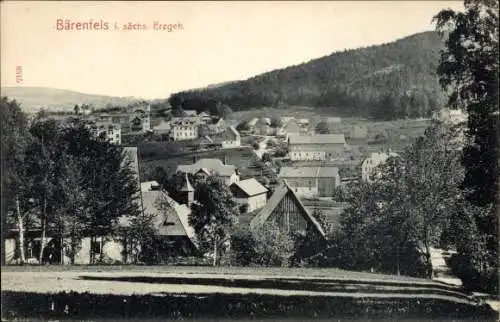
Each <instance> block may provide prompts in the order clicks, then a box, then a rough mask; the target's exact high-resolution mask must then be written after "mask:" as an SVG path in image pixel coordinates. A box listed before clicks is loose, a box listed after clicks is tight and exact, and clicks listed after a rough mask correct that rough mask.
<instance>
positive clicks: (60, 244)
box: [59, 234, 64, 265]
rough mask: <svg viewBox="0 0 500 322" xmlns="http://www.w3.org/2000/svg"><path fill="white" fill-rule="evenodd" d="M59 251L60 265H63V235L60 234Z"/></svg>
mask: <svg viewBox="0 0 500 322" xmlns="http://www.w3.org/2000/svg"><path fill="white" fill-rule="evenodd" d="M59 251H60V252H61V262H60V263H61V265H64V235H63V234H61V241H60V242H59Z"/></svg>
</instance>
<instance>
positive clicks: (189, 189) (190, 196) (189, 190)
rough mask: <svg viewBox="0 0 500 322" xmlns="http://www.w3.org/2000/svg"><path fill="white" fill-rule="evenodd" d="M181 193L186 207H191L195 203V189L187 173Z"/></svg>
mask: <svg viewBox="0 0 500 322" xmlns="http://www.w3.org/2000/svg"><path fill="white" fill-rule="evenodd" d="M180 192H181V194H182V195H183V197H184V202H185V203H186V205H187V206H188V207H189V206H191V204H192V203H193V201H194V188H193V186H192V185H191V183H190V182H189V178H188V175H187V173H186V174H185V180H184V185H183V186H182V188H181V190H180Z"/></svg>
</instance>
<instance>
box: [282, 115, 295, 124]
mask: <svg viewBox="0 0 500 322" xmlns="http://www.w3.org/2000/svg"><path fill="white" fill-rule="evenodd" d="M291 120H295V117H293V116H282V117H281V122H283V124H287V123H288V122H290V121H291Z"/></svg>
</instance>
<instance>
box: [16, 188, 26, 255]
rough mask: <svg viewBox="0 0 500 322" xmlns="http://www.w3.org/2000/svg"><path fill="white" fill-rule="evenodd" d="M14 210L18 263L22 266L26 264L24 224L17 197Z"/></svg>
mask: <svg viewBox="0 0 500 322" xmlns="http://www.w3.org/2000/svg"><path fill="white" fill-rule="evenodd" d="M16 210H17V228H18V229H19V261H20V262H21V264H24V263H25V262H26V257H25V253H24V222H23V216H21V207H20V206H19V197H17V198H16Z"/></svg>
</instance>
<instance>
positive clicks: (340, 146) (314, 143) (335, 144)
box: [288, 134, 346, 161]
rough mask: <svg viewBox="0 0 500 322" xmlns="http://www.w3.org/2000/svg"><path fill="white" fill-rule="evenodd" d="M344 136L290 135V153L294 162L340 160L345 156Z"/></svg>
mask: <svg viewBox="0 0 500 322" xmlns="http://www.w3.org/2000/svg"><path fill="white" fill-rule="evenodd" d="M345 147H346V141H345V138H344V135H343V134H316V135H290V136H289V137H288V152H289V157H290V159H291V160H292V161H307V160H316V161H325V160H335V159H339V158H341V157H342V156H343V154H344V149H345Z"/></svg>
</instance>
